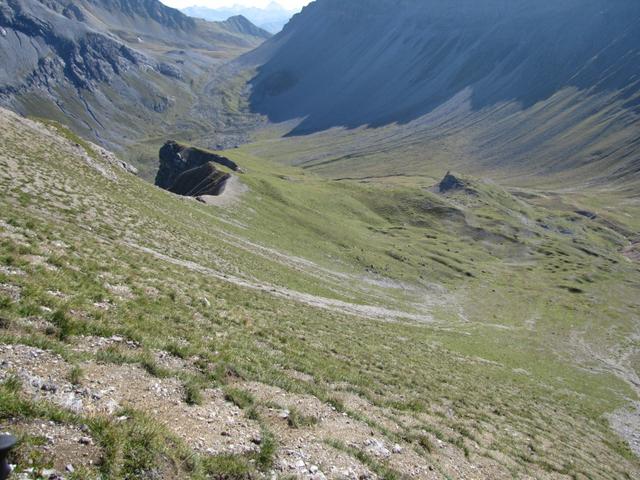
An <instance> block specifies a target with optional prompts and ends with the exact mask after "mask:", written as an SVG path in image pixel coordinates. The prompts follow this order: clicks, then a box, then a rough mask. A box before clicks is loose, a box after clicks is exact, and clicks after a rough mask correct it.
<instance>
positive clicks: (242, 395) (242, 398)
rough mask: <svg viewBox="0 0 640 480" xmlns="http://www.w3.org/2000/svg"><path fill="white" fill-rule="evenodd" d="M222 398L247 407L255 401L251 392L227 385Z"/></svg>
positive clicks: (243, 407) (241, 406)
mask: <svg viewBox="0 0 640 480" xmlns="http://www.w3.org/2000/svg"><path fill="white" fill-rule="evenodd" d="M224 399H225V400H226V401H228V402H231V403H233V404H234V405H235V406H236V407H238V408H242V409H243V410H244V409H245V408H249V407H251V406H253V404H254V403H255V399H254V398H253V395H251V393H249V392H247V391H246V390H240V389H239V388H233V387H229V388H227V389H226V390H225V392H224Z"/></svg>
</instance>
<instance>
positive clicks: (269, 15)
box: [182, 2, 296, 33]
mask: <svg viewBox="0 0 640 480" xmlns="http://www.w3.org/2000/svg"><path fill="white" fill-rule="evenodd" d="M182 11H183V12H184V13H186V14H187V15H189V16H191V17H196V18H203V19H205V20H210V21H223V20H226V19H228V18H230V17H234V16H238V15H242V16H244V17H246V18H248V19H249V20H250V21H251V22H252V23H254V24H255V25H257V26H258V27H260V28H262V29H264V30H267V31H268V32H271V33H278V32H279V31H280V30H282V27H284V26H285V24H286V23H287V22H288V21H289V19H290V18H291V17H292V16H293V15H294V14H295V13H296V12H295V11H294V10H287V9H286V8H284V7H282V6H281V5H280V4H278V3H276V2H271V3H270V4H269V5H267V6H266V7H265V8H259V7H245V6H242V5H235V6H233V7H220V8H208V7H202V6H192V7H187V8H185V9H183V10H182Z"/></svg>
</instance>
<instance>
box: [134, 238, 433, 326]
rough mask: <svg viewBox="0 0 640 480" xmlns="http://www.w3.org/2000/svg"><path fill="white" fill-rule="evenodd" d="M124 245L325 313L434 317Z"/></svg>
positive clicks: (417, 319)
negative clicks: (262, 280)
mask: <svg viewBox="0 0 640 480" xmlns="http://www.w3.org/2000/svg"><path fill="white" fill-rule="evenodd" d="M127 245H128V246H129V247H132V248H134V249H137V250H139V251H141V252H144V253H146V254H148V255H152V256H153V257H155V258H157V259H159V260H163V261H165V262H168V263H171V264H173V265H177V266H180V267H183V268H187V269H189V270H192V271H194V272H199V273H202V274H204V275H208V276H211V277H214V278H216V279H218V280H221V281H223V282H227V283H232V284H234V285H237V286H239V287H244V288H249V289H251V290H258V291H262V292H266V293H269V294H271V295H273V296H276V297H280V298H285V299H289V300H293V301H296V302H300V303H303V304H305V305H309V306H311V307H316V308H322V309H324V310H330V311H334V312H340V313H344V314H348V315H356V316H359V317H365V318H372V319H376V320H384V321H400V320H410V321H415V322H422V323H432V322H433V321H434V319H433V317H432V316H431V315H429V314H416V313H409V312H403V311H400V310H393V309H388V308H384V307H379V306H375V305H361V304H357V303H349V302H344V301H341V300H336V299H332V298H326V297H320V296H316V295H311V294H309V293H304V292H298V291H296V290H291V289H289V288H285V287H280V286H277V285H273V284H268V283H258V282H252V281H250V280H246V279H243V278H240V277H237V276H235V275H230V274H226V273H221V272H219V271H216V270H213V269H211V268H209V267H205V266H203V265H200V264H198V263H195V262H191V261H188V260H180V259H177V258H173V257H170V256H168V255H164V254H162V253H160V252H157V251H155V250H152V249H150V248H147V247H142V246H140V245H136V244H132V243H127Z"/></svg>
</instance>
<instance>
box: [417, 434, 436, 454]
mask: <svg viewBox="0 0 640 480" xmlns="http://www.w3.org/2000/svg"><path fill="white" fill-rule="evenodd" d="M418 445H420V446H421V447H422V448H424V449H425V450H426V451H427V452H428V453H433V452H434V451H435V446H434V445H433V442H432V441H431V439H430V438H429V437H427V436H426V435H420V436H419V437H418Z"/></svg>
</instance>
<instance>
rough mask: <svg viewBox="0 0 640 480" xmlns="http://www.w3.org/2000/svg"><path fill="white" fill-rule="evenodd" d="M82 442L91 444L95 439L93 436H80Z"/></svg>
mask: <svg viewBox="0 0 640 480" xmlns="http://www.w3.org/2000/svg"><path fill="white" fill-rule="evenodd" d="M80 443H81V444H82V445H91V444H92V443H93V441H92V440H91V437H80Z"/></svg>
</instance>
